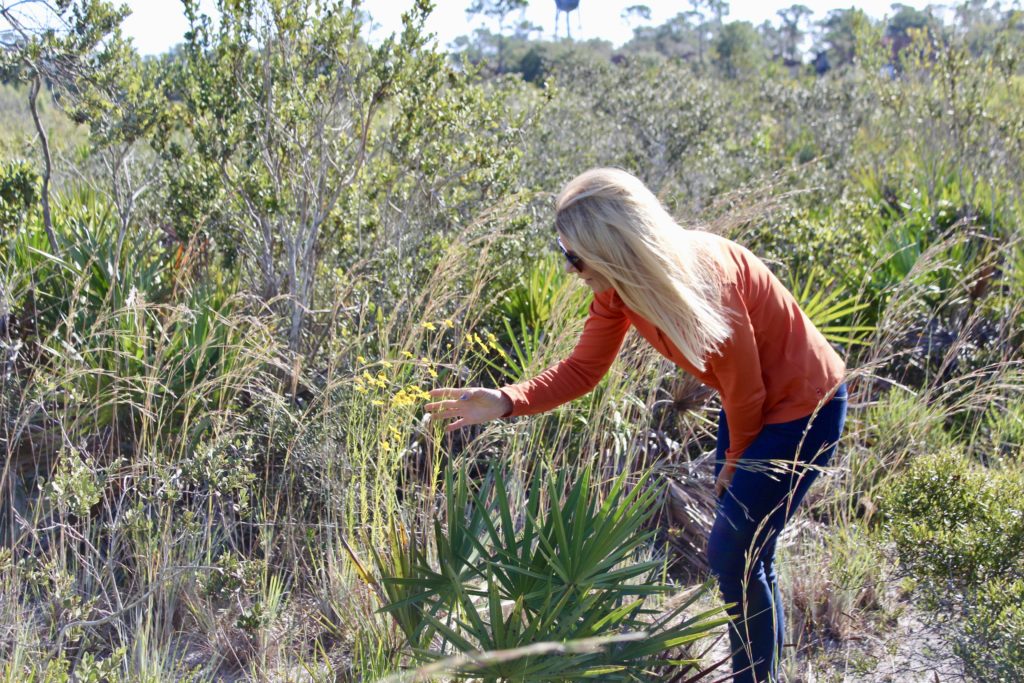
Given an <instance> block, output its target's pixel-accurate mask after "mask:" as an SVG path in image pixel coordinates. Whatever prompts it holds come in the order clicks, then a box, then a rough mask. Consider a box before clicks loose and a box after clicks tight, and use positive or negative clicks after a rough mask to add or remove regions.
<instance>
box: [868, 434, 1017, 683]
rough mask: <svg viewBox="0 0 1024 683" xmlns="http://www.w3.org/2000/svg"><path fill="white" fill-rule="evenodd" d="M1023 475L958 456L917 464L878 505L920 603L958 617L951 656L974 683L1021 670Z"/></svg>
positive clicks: (937, 456) (929, 457)
mask: <svg viewBox="0 0 1024 683" xmlns="http://www.w3.org/2000/svg"><path fill="white" fill-rule="evenodd" d="M1022 501H1024V474H1022V473H1021V471H1020V470H1019V469H1016V468H1013V469H997V468H988V467H985V466H982V465H978V464H976V463H973V462H971V461H970V460H968V459H967V458H965V457H963V456H962V455H960V454H958V453H957V452H956V451H945V452H942V453H938V454H934V455H926V456H921V457H919V458H917V459H916V460H915V462H914V466H913V467H911V468H909V469H907V470H906V471H905V472H904V473H903V474H901V475H900V476H899V477H897V478H894V479H893V480H892V482H891V483H890V485H889V486H888V487H887V488H886V490H885V493H884V495H883V497H882V509H883V512H884V514H885V518H886V522H885V530H886V535H887V537H888V538H889V539H891V540H892V541H893V543H894V544H895V547H896V550H897V553H898V555H899V558H900V562H901V563H902V565H903V566H904V567H905V568H906V569H909V570H911V571H912V572H913V573H914V575H915V576H918V577H922V578H925V579H927V581H926V582H922V587H921V588H919V589H918V590H919V591H920V592H921V593H922V594H923V597H924V598H925V600H926V603H927V604H931V605H937V606H940V607H942V608H944V609H947V610H950V609H951V610H953V611H954V613H955V614H957V615H958V616H959V620H958V622H957V629H956V630H957V633H958V638H957V639H956V641H955V643H954V646H953V647H954V650H955V652H956V654H957V655H958V656H959V657H960V659H961V660H962V661H963V662H964V665H965V668H966V670H967V672H968V673H969V674H970V675H972V677H974V678H975V679H976V680H984V681H1012V680H1017V679H1018V678H1019V677H1020V675H1021V673H1022V672H1024V660H1022V659H1021V652H1022V650H1021V647H1020V645H1021V643H1022V642H1024V640H1022V638H1024V612H1022V610H1021V607H1020V606H1021V598H1022V596H1024V552H1022V550H1021V549H1022V548H1024V509H1022Z"/></svg>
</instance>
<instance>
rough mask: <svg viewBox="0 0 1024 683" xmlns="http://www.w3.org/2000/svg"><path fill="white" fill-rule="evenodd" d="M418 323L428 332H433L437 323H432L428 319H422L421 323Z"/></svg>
mask: <svg viewBox="0 0 1024 683" xmlns="http://www.w3.org/2000/svg"><path fill="white" fill-rule="evenodd" d="M420 325H422V326H423V329H425V330H428V331H430V332H433V331H434V330H436V329H437V325H435V324H434V323H432V322H430V321H429V320H425V321H423V322H422V323H420Z"/></svg>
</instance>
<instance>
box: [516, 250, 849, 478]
mask: <svg viewBox="0 0 1024 683" xmlns="http://www.w3.org/2000/svg"><path fill="white" fill-rule="evenodd" d="M699 237H700V238H704V239H707V240H709V242H710V244H711V247H712V248H711V253H713V254H714V255H715V263H716V267H717V269H718V270H719V276H720V278H721V283H722V284H721V293H722V303H723V305H724V307H725V309H726V311H728V313H729V315H730V321H729V322H730V325H731V327H732V332H731V334H730V336H729V338H728V340H727V341H726V342H725V343H724V344H723V345H722V346H721V347H720V348H719V349H717V350H716V351H715V352H714V353H712V354H711V355H709V356H708V357H707V358H706V360H705V370H704V371H700V370H698V369H697V368H696V367H694V366H693V365H692V364H691V363H689V362H688V361H687V360H686V358H685V357H684V356H683V354H682V353H680V351H679V350H678V349H677V348H676V346H675V345H674V344H673V343H672V342H671V341H670V340H669V339H668V337H666V336H665V335H664V334H663V333H662V332H661V331H660V330H659V329H658V328H656V327H655V326H654V325H653V324H651V323H650V322H648V321H647V320H646V319H644V318H642V317H640V316H639V315H638V314H637V313H635V312H634V311H632V310H631V309H630V308H629V307H627V306H626V304H625V303H624V302H623V301H622V299H621V298H620V297H619V295H618V294H617V293H616V292H615V290H614V289H608V290H606V291H604V292H601V293H599V294H595V295H594V300H593V302H592V303H591V305H590V315H589V317H588V318H587V321H586V323H585V325H584V327H583V333H582V335H581V336H580V339H579V342H578V343H577V344H576V347H575V349H574V350H573V352H572V353H571V354H570V355H569V357H568V358H566V359H565V360H563V361H561V362H559V363H557V364H555V365H553V366H552V367H550V368H548V369H547V370H545V371H544V372H542V373H541V374H539V375H537V376H536V377H533V378H531V379H529V380H526V381H524V382H521V383H518V384H512V385H508V386H505V387H502V389H501V391H502V392H503V393H504V394H505V395H506V396H508V397H509V398H510V399H511V400H512V412H511V413H510V414H509V415H510V416H516V415H532V414H534V413H541V412H544V411H546V410H550V409H551V408H554V407H555V406H558V405H561V404H562V403H565V402H567V401H571V400H572V399H574V398H577V397H578V396H582V395H583V394H585V393H587V392H589V391H590V390H592V389H593V388H594V387H595V386H596V385H597V383H598V382H599V381H600V380H601V378H602V377H603V376H604V374H605V373H606V372H607V371H608V368H609V367H610V366H611V364H612V361H613V360H614V359H615V356H616V355H617V354H618V352H619V347H620V346H621V345H622V340H623V338H624V337H625V336H626V332H627V331H628V330H629V327H630V325H632V326H634V327H636V329H637V332H639V333H640V335H641V336H643V337H644V339H646V340H647V341H648V342H650V343H651V344H652V345H653V346H654V348H656V349H657V350H658V351H659V352H660V353H661V354H662V355H663V356H665V357H666V358H668V359H669V360H671V361H673V362H674V363H675V364H676V365H678V366H679V367H681V368H683V369H684V370H686V371H687V372H689V373H691V374H692V375H694V376H695V377H697V379H699V380H700V381H701V382H703V383H704V384H706V385H707V386H709V387H711V388H713V389H715V390H716V391H718V393H719V395H720V396H721V400H722V407H723V409H724V410H725V415H726V420H727V422H728V424H729V449H728V451H727V452H726V459H727V460H729V461H735V460H736V459H738V458H740V456H742V454H743V451H744V450H745V449H746V448H747V446H749V445H750V443H751V442H752V441H753V440H754V438H755V437H756V436H757V434H758V433H759V432H760V431H761V429H762V427H763V426H764V425H766V424H776V423H780V422H788V421H790V420H795V419H798V418H801V417H805V416H807V415H810V414H811V413H812V412H814V410H815V408H816V407H817V406H818V404H819V403H820V402H821V401H822V399H824V398H826V397H827V396H830V394H831V392H832V391H833V390H834V389H835V388H836V387H838V386H839V384H840V383H841V382H842V381H843V375H844V373H845V364H844V363H843V360H842V359H841V358H840V357H839V355H838V354H837V353H836V352H835V350H834V349H833V348H832V347H831V346H830V345H829V343H828V342H827V341H826V340H825V338H824V337H823V336H822V335H821V333H820V332H819V331H818V330H817V328H815V327H814V324H813V323H811V321H810V320H809V319H808V318H807V316H806V315H804V313H803V311H801V310H800V307H799V305H797V302H796V300H795V299H794V298H793V295H792V294H790V292H789V290H787V289H786V287H785V286H783V284H782V283H781V282H779V280H778V278H776V277H775V275H773V274H772V272H771V271H770V270H769V269H768V267H767V266H766V265H765V264H764V263H763V262H762V261H761V260H760V259H759V258H757V257H756V256H755V255H754V254H752V253H751V252H750V251H749V250H747V249H746V248H744V247H742V246H741V245H739V244H736V243H735V242H732V241H731V240H728V239H725V238H723V237H719V236H717V235H712V234H710V233H700V235H699Z"/></svg>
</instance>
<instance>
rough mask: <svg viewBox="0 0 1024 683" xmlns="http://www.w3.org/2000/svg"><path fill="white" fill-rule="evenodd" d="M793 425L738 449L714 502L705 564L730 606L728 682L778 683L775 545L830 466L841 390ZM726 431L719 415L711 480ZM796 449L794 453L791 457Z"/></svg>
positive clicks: (766, 431) (772, 428) (842, 415)
mask: <svg viewBox="0 0 1024 683" xmlns="http://www.w3.org/2000/svg"><path fill="white" fill-rule="evenodd" d="M811 418H812V416H807V417H804V418H801V419H799V420H793V421H792V422H784V423H781V424H769V425H765V426H764V428H763V429H762V430H761V433H760V434H758V435H757V438H755V439H754V442H753V443H752V444H751V445H750V446H749V447H748V448H747V449H746V451H744V453H743V457H742V458H740V461H739V463H738V465H737V469H736V474H735V475H734V476H733V478H732V483H730V485H729V488H728V489H727V490H726V491H725V493H724V494H723V495H722V497H721V498H720V499H719V501H718V512H717V515H716V517H715V523H714V526H713V527H712V528H711V535H710V537H709V538H708V564H709V565H710V566H711V571H712V573H713V574H714V575H715V576H716V577H717V578H718V583H719V586H720V587H721V590H722V598H723V599H724V600H725V602H727V603H736V604H735V605H734V606H733V607H731V608H729V615H730V616H732V617H733V621H732V624H731V626H730V628H729V641H730V644H731V646H732V653H733V655H732V670H733V680H734V681H735V682H736V683H754V682H756V683H765V682H766V681H777V680H778V663H779V658H780V655H781V653H782V643H783V636H784V635H785V632H786V630H785V622H784V620H783V611H782V596H781V594H780V593H779V583H778V580H777V579H776V575H775V542H776V540H777V539H778V537H779V534H780V533H782V528H783V526H785V524H786V522H787V521H788V520H789V519H790V517H792V515H793V512H794V511H795V510H796V508H797V506H798V505H799V504H800V501H802V500H803V498H804V495H806V493H807V489H808V488H810V486H811V484H812V483H813V482H814V480H815V479H817V477H818V473H819V468H821V467H824V466H826V465H828V463H829V460H830V459H831V458H832V454H833V453H835V450H836V442H837V441H838V440H839V435H840V434H841V433H842V431H843V423H844V422H845V421H846V385H841V386H840V387H839V389H838V390H837V391H836V394H835V396H834V397H833V398H832V400H830V401H829V402H828V403H826V404H825V405H824V406H822V407H821V409H820V410H819V411H818V413H817V414H816V415H814V416H813V421H812V419H811ZM728 447H729V425H728V424H727V423H726V419H725V413H724V412H723V413H720V414H719V417H718V446H717V451H718V453H717V456H718V457H717V458H716V461H715V476H716V477H717V476H718V473H719V471H721V468H722V465H723V464H724V462H725V451H726V449H727V448H728ZM798 448H799V450H800V452H799V453H797V449H798Z"/></svg>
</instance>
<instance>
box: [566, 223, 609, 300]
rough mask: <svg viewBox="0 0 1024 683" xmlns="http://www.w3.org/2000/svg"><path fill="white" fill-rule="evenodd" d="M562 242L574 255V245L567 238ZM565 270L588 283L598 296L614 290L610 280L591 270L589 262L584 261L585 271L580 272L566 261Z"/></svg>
mask: <svg viewBox="0 0 1024 683" xmlns="http://www.w3.org/2000/svg"><path fill="white" fill-rule="evenodd" d="M561 240H562V246H563V247H565V250H566V251H567V252H569V253H570V254H572V253H573V250H572V244H570V243H569V241H568V240H567V239H566V238H565V237H562V238H561ZM565 270H566V272H568V273H575V274H576V275H577V277H579V279H581V280H583V281H584V282H585V283H587V286H588V287H590V289H591V290H593V292H594V294H598V293H600V292H603V291H605V290H608V289H611V288H612V283H611V281H609V280H608V278H606V277H605V276H603V275H601V274H600V273H597V272H596V271H594V269H593V268H589V267H588V266H587V262H586V261H583V269H582V270H580V269H578V268H576V267H575V266H573V265H572V264H571V263H569V261H568V260H566V261H565Z"/></svg>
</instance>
